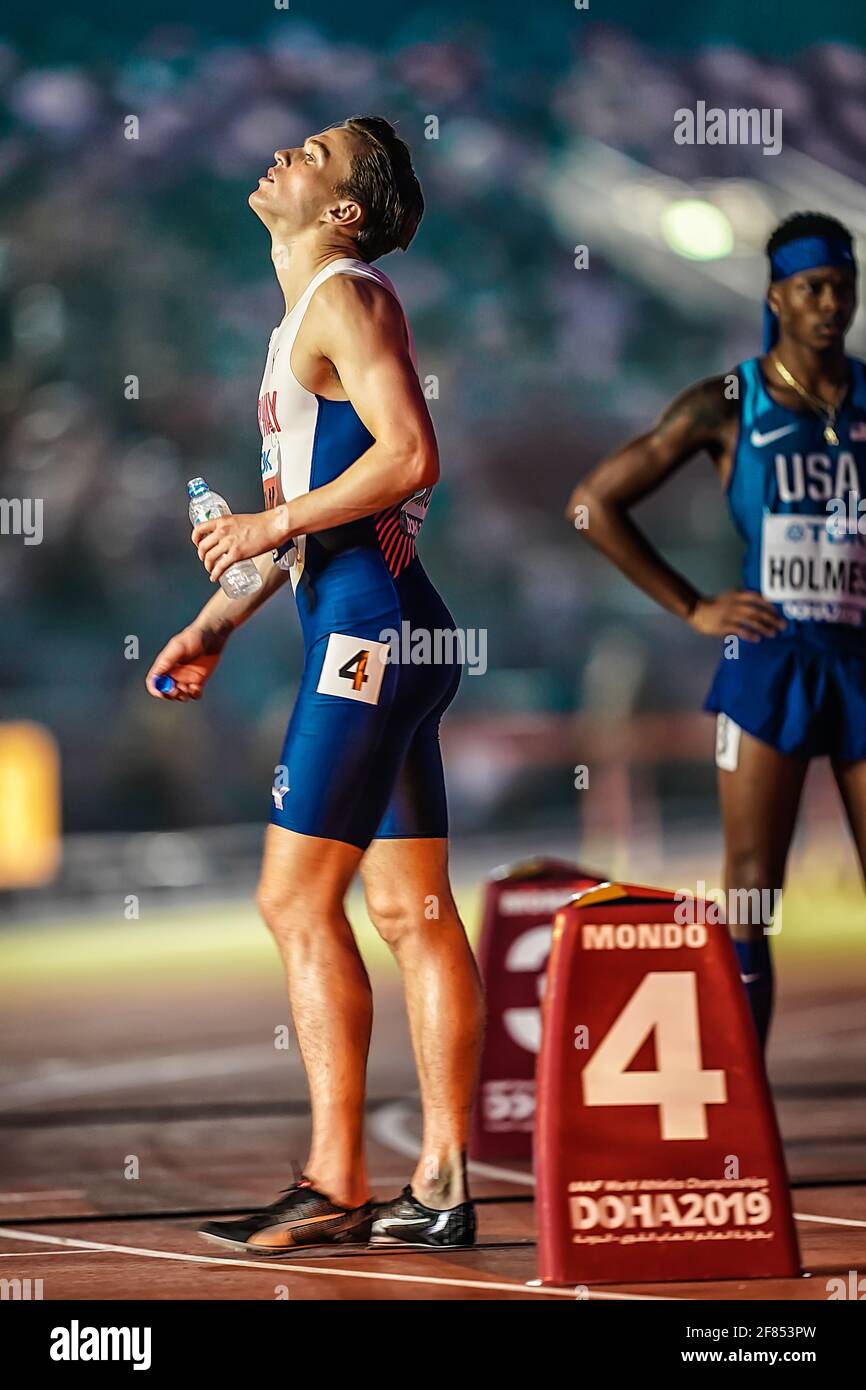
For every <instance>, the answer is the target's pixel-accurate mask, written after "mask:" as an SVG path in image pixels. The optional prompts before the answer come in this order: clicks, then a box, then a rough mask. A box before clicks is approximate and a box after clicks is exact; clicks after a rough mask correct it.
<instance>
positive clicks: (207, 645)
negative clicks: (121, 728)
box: [145, 554, 289, 700]
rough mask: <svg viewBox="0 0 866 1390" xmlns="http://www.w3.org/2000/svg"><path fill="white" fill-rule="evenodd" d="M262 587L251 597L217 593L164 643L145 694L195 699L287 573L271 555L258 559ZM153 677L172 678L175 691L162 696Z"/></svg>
mask: <svg viewBox="0 0 866 1390" xmlns="http://www.w3.org/2000/svg"><path fill="white" fill-rule="evenodd" d="M256 563H257V568H258V571H259V573H260V574H261V576H262V585H261V588H260V589H257V590H256V592H255V593H254V594H247V595H245V596H244V597H243V598H236V599H231V598H229V597H228V595H226V594H224V593H223V591H222V589H220V590H218V592H217V593H215V594H214V595H213V597H212V598H210V599H208V601H207V603H206V604H205V606H204V608H203V609H202V610H201V612H200V613H199V615H198V617H197V618H194V619H193V621H192V622H191V623H190V624H189V626H188V627H185V628H184V629H183V631H182V632H178V633H176V634H175V636H174V637H171V638H170V639H169V641H168V642H166V644H165V646H164V647H163V649H162V651H161V652H160V653H159V655H158V656H157V657H156V659H155V661H154V663H153V665H152V666H151V668H150V670H149V671H148V673H147V675H146V677H145V685H146V686H147V689H148V693H149V694H151V695H153V696H154V697H155V699H157V700H198V699H200V697H201V694H202V691H203V689H204V686H205V683H206V681H207V680H208V679H209V678H210V677H211V676H212V675H213V672H214V670H215V668H216V665H217V662H218V661H219V659H220V657H221V656H222V651H223V647H224V646H225V644H226V642H227V641H228V639H229V637H230V636H231V634H232V633H233V632H234V630H235V628H238V627H240V625H241V623H245V622H246V621H247V619H248V618H251V617H252V615H253V613H255V612H256V611H257V610H258V609H259V608H261V606H262V604H263V603H266V602H267V600H268V599H269V598H271V596H272V595H273V594H275V593H276V592H277V590H278V589H281V588H282V587H283V585H284V584H285V582H286V580H287V579H288V577H289V575H288V571H287V570H283V569H280V568H279V567H278V566H277V565H275V564H274V563H273V561H272V559H271V556H270V554H268V555H262V556H260V557H258V559H257V561H256ZM156 676H171V677H172V680H173V681H174V688H173V689H172V690H170V691H167V692H165V693H163V692H162V691H159V690H155V689H154V688H153V681H154V678H155V677H156Z"/></svg>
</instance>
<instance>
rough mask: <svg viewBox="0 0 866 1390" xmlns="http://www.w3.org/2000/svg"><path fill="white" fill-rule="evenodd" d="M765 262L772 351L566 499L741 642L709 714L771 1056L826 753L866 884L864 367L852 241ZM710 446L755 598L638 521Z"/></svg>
mask: <svg viewBox="0 0 866 1390" xmlns="http://www.w3.org/2000/svg"><path fill="white" fill-rule="evenodd" d="M767 254H768V257H769V261H770V284H769V288H768V290H767V296H766V303H765V324H764V352H763V354H762V355H761V356H760V357H754V358H751V359H750V360H749V361H748V362H743V363H741V364H740V366H739V367H738V368H737V369H736V371H734V372H732V373H730V374H728V375H726V376H723V377H715V378H712V379H710V380H707V381H702V382H699V383H698V384H697V385H695V386H693V387H691V388H690V389H688V390H687V391H685V392H684V393H683V394H682V395H681V396H680V397H678V398H677V400H675V401H674V402H673V404H672V405H671V406H670V407H669V408H668V409H667V410H666V411H665V412H664V414H663V415H662V417H661V419H660V420H659V422H658V424H657V425H656V426H655V427H654V428H653V429H652V430H651V431H650V432H649V433H648V434H645V435H642V436H640V437H639V438H638V439H636V440H634V441H632V442H631V443H630V444H628V445H626V447H625V448H623V449H621V450H619V451H618V452H617V453H616V454H613V455H611V456H610V457H609V458H607V459H605V460H604V461H603V462H602V463H601V464H600V465H599V466H598V467H597V468H596V469H595V470H594V471H593V472H592V474H590V476H589V478H588V479H586V480H585V481H584V482H583V483H581V484H580V485H579V487H578V488H577V489H576V491H575V493H574V494H573V495H572V498H571V500H570V503H569V515H570V516H572V517H573V516H574V515H575V511H574V509H575V508H576V507H578V506H588V507H589V526H588V529H587V530H586V534H587V536H588V538H589V539H590V540H591V541H593V542H594V543H595V544H596V545H597V546H598V547H599V548H600V549H601V550H602V551H604V553H605V554H607V555H608V556H609V558H610V559H611V560H613V562H614V563H615V564H616V565H617V566H618V567H619V568H620V569H621V570H622V571H623V573H624V574H626V575H627V576H628V577H629V578H630V579H631V580H633V582H634V583H636V584H638V585H639V586H640V587H641V588H642V589H643V590H644V591H645V592H646V593H648V594H650V595H651V596H652V597H653V598H655V599H656V600H657V601H658V602H659V603H661V604H663V605H664V607H666V608H668V609H669V610H670V611H671V612H673V613H675V614H676V615H677V616H678V617H681V618H682V619H683V620H684V621H685V622H687V623H688V624H689V625H690V626H691V627H692V628H694V629H695V630H696V631H697V632H701V633H705V634H707V635H710V636H714V637H724V638H725V639H726V641H725V644H724V648H723V655H722V658H721V660H720V662H719V667H718V670H717V672H716V676H715V679H714V681H713V684H712V688H711V690H710V692H709V695H708V697H707V701H706V706H705V707H706V708H707V709H708V710H711V711H713V712H715V713H716V715H717V741H716V762H717V765H718V768H719V787H720V797H721V804H722V814H723V821H724V831H725V849H726V855H725V874H726V885H725V886H726V889H727V890H728V893H727V896H728V902H729V903H731V902H733V903H735V904H738V903H739V904H741V905H748V906H749V907H755V906H757V904H758V903H760V911H758V912H754V911H753V912H746V914H745V915H746V917H747V918H748V920H746V921H743V920H741V918H740V919H738V920H737V921H735V922H732V924H731V931H732V933H733V936H734V940H735V944H736V947H737V954H738V956H739V959H740V968H741V975H742V978H743V981H744V983H745V985H746V988H747V990H748V994H749V1002H750V1005H751V1009H752V1015H753V1017H754V1019H755V1023H756V1026H757V1029H758V1033H759V1036H760V1038H761V1041H762V1043H765V1042H766V1037H767V1033H768V1030H769V1024H770V1016H771V1012H772V996H773V979H772V967H771V961H770V953H769V947H768V940H767V930H766V929H767V928H768V927H771V925H772V916H771V914H768V913H767V911H766V908H765V905H767V904H773V903H774V902H775V895H776V894H777V893H778V892H779V891H780V890H781V888H782V885H783V881H784V876H785V865H786V861H787V857H788V850H789V847H790V843H791V838H792V835H793V831H794V826H795V822H796V818H797V811H798V807H799V801H800V795H801V792H802V788H803V782H804V779H805V775H806V771H807V768H808V765H809V760H810V758H812V757H817V756H821V755H826V756H828V757H829V758H830V759H831V761H832V766H833V771H834V774H835V777H836V781H837V783H838V786H839V790H840V792H841V796H842V801H843V803H844V806H845V809H846V812H847V815H848V820H849V823H850V826H851V830H852V833H853V837H854V841H855V844H856V847H857V851H858V854H859V858H860V862H861V865H862V867H863V869H864V872H866V369H864V364H863V363H862V362H860V361H857V360H856V359H854V358H850V357H847V356H846V354H845V333H846V331H847V329H848V326H849V324H850V322H851V319H852V317H853V314H854V310H855V307H856V302H857V292H856V264H855V260H854V255H853V251H852V243H851V236H850V234H849V233H848V232H847V231H846V229H845V228H844V227H843V226H842V225H841V224H840V223H839V222H837V221H836V219H835V218H832V217H826V216H823V215H820V214H817V213H797V214H795V215H794V216H793V217H791V218H789V219H788V220H787V221H786V222H784V223H782V225H781V226H780V227H778V228H777V230H776V231H775V232H774V233H773V235H772V236H771V238H770V240H769V243H768V245H767ZM701 450H706V451H707V452H708V453H709V455H710V457H711V459H712V460H713V462H714V464H715V467H716V469H717V471H718V474H719V478H720V481H721V484H722V487H723V488H724V490H725V492H726V495H727V499H728V505H729V508H730V511H731V516H732V518H733V521H734V524H735V526H736V527H737V529H738V531H739V532H740V535H741V536H742V538H743V540H744V542H745V547H746V552H745V559H744V567H743V585H742V588H741V589H738V590H733V591H731V592H728V593H724V594H720V595H718V596H717V597H714V598H707V597H705V596H703V595H701V594H699V593H698V592H697V591H696V590H695V589H694V588H693V587H692V585H691V584H689V583H688V581H687V580H686V579H684V578H683V577H682V575H680V574H678V573H677V572H676V571H675V570H673V569H672V568H671V567H670V566H669V565H668V564H666V563H665V561H664V560H663V559H662V558H661V556H660V555H658V553H657V552H656V551H655V550H654V549H653V548H652V546H651V545H650V544H649V542H648V541H647V539H646V538H645V536H644V535H643V534H642V533H641V532H640V531H639V530H638V529H637V527H636V526H635V524H634V522H633V521H632V519H631V517H630V515H629V509H630V507H631V506H632V505H633V504H634V503H636V502H637V501H639V500H640V499H641V498H643V497H645V496H647V495H648V494H649V493H651V492H654V491H655V490H656V489H657V488H658V487H660V486H661V484H662V483H663V482H664V481H665V480H666V479H667V478H668V477H670V475H671V474H672V473H673V472H674V471H675V470H676V469H677V468H679V467H680V466H681V465H682V464H684V463H685V462H687V461H688V460H689V459H691V458H693V457H694V456H695V455H696V454H698V453H700V451H701ZM736 890H740V892H739V893H737V891H736ZM755 890H757V891H755ZM747 895H748V896H747ZM759 895H760V896H759Z"/></svg>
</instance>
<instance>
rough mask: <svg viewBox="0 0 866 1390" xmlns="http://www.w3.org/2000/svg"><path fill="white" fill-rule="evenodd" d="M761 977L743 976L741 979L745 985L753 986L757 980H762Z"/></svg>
mask: <svg viewBox="0 0 866 1390" xmlns="http://www.w3.org/2000/svg"><path fill="white" fill-rule="evenodd" d="M760 978H761V977H760V975H741V976H740V979H741V980H742V982H743V984H744V985H753V984H754V983H755V981H756V980H760Z"/></svg>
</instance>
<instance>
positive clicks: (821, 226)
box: [767, 212, 853, 256]
mask: <svg viewBox="0 0 866 1390" xmlns="http://www.w3.org/2000/svg"><path fill="white" fill-rule="evenodd" d="M802 236H822V237H826V238H827V240H828V241H842V242H844V243H845V244H846V246H848V248H849V249H853V238H852V236H851V233H850V232H849V231H848V228H847V227H843V226H842V223H841V222H839V221H838V220H837V219H836V218H835V217H828V216H827V214H826V213H823V212H794V213H792V214H791V216H790V217H786V218H785V220H784V222H780V223H779V225H778V227H777V228H776V230H775V231H774V232H773V234H772V235H771V237H770V240H769V241H768V242H767V255H768V256H772V255H773V252H774V251H778V249H779V247H780V246H787V244H788V242H789V241H797V240H798V239H799V238H800V237H802Z"/></svg>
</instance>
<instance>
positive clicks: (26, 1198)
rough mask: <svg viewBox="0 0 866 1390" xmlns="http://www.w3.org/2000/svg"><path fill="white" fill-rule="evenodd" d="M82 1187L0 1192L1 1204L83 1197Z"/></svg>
mask: <svg viewBox="0 0 866 1390" xmlns="http://www.w3.org/2000/svg"><path fill="white" fill-rule="evenodd" d="M83 1196H84V1189H83V1188H82V1187H56V1188H55V1187H48V1188H42V1187H34V1189H33V1191H32V1192H0V1202H31V1201H32V1200H33V1198H34V1197H40V1198H42V1197H83Z"/></svg>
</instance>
